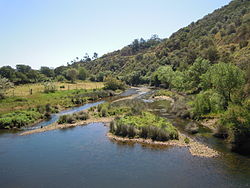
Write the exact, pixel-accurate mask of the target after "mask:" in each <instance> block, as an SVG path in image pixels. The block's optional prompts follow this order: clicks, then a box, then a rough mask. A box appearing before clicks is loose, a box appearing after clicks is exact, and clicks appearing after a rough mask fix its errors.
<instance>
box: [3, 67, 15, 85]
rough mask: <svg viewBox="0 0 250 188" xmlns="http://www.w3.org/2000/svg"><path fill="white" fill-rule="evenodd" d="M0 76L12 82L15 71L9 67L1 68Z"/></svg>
mask: <svg viewBox="0 0 250 188" xmlns="http://www.w3.org/2000/svg"><path fill="white" fill-rule="evenodd" d="M0 76H2V77H5V78H7V79H9V80H10V81H12V82H13V81H14V79H15V78H16V75H15V69H13V68H12V67H11V66H3V67H1V68H0Z"/></svg>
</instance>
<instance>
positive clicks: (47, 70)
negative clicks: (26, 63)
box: [40, 67, 55, 78]
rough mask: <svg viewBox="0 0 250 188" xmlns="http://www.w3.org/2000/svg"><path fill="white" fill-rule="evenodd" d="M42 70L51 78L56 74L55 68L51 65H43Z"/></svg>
mask: <svg viewBox="0 0 250 188" xmlns="http://www.w3.org/2000/svg"><path fill="white" fill-rule="evenodd" d="M40 72H41V73H42V74H44V75H45V76H47V77H50V78H51V77H54V76H55V73H54V70H53V69H51V68H49V67H41V68H40Z"/></svg>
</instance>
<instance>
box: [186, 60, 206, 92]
mask: <svg viewBox="0 0 250 188" xmlns="http://www.w3.org/2000/svg"><path fill="white" fill-rule="evenodd" d="M209 67H210V61H208V60H205V59H203V58H201V57H199V58H197V59H196V60H195V62H194V64H193V65H192V66H190V68H189V69H188V81H189V82H190V83H189V84H190V87H191V88H194V89H195V90H197V89H199V84H200V82H201V78H200V77H201V75H202V74H204V73H206V72H207V71H208V69H209Z"/></svg>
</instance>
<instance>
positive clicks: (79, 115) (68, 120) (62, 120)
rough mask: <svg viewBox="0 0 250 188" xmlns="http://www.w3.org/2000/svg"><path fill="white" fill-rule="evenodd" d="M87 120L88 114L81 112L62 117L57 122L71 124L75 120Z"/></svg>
mask: <svg viewBox="0 0 250 188" xmlns="http://www.w3.org/2000/svg"><path fill="white" fill-rule="evenodd" d="M87 119H89V115H88V113H87V112H84V111H81V112H78V113H74V114H67V115H62V116H60V117H59V120H58V121H57V122H58V124H64V123H69V124H73V123H75V122H76V121H77V120H87Z"/></svg>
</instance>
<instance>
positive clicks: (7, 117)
mask: <svg viewBox="0 0 250 188" xmlns="http://www.w3.org/2000/svg"><path fill="white" fill-rule="evenodd" d="M42 117H43V115H42V114H41V113H39V112H37V111H25V110H24V111H17V112H12V113H8V114H4V115H2V116H0V128H14V127H17V128H21V127H23V126H28V125H30V124H31V123H34V122H35V121H37V120H39V119H41V118H42Z"/></svg>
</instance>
